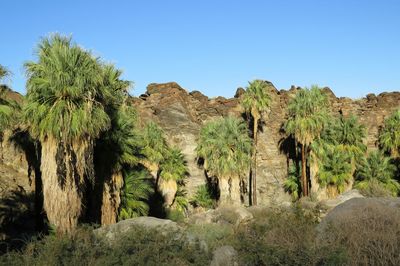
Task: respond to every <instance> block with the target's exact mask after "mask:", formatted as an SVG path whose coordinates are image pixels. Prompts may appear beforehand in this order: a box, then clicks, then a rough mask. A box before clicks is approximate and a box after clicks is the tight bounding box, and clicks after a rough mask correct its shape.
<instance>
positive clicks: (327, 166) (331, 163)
mask: <svg viewBox="0 0 400 266" xmlns="http://www.w3.org/2000/svg"><path fill="white" fill-rule="evenodd" d="M318 176H319V181H320V183H321V184H322V185H323V186H326V187H327V188H328V194H329V195H330V197H333V196H336V193H337V192H339V193H342V192H343V191H344V189H345V187H346V185H347V184H348V183H349V182H351V179H352V178H353V169H352V165H351V157H350V155H349V154H348V153H345V152H343V151H342V150H340V147H338V146H331V147H329V148H328V149H327V150H326V151H325V156H324V159H323V165H322V167H321V168H320V170H319V173H318Z"/></svg>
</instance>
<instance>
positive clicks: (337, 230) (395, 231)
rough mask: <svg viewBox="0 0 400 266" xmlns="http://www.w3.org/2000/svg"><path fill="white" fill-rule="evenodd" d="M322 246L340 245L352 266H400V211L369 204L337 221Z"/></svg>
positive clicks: (333, 221)
mask: <svg viewBox="0 0 400 266" xmlns="http://www.w3.org/2000/svg"><path fill="white" fill-rule="evenodd" d="M382 201H383V200H382ZM387 202H388V201H387ZM319 243H321V244H324V245H330V246H333V245H336V246H338V245H341V246H342V247H343V248H344V249H345V250H346V251H347V253H348V258H349V264H350V265H400V252H399V251H400V209H399V208H396V207H393V206H388V204H387V203H385V202H382V203H381V202H379V201H378V200H376V199H374V200H368V201H367V204H365V205H363V206H360V207H359V208H353V209H351V211H348V212H342V213H341V215H338V216H337V217H335V219H334V220H332V221H331V222H330V223H329V224H328V226H327V229H325V230H324V233H323V235H322V237H321V239H319Z"/></svg>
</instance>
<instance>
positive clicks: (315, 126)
mask: <svg viewBox="0 0 400 266" xmlns="http://www.w3.org/2000/svg"><path fill="white" fill-rule="evenodd" d="M288 109H289V110H288V111H289V118H288V120H287V122H286V123H285V124H284V127H283V128H284V130H285V132H286V133H287V134H288V135H289V136H292V137H293V138H294V139H295V140H296V142H295V147H294V148H295V150H296V154H297V151H298V149H300V152H301V165H299V166H298V165H297V164H296V162H294V165H293V166H292V167H291V168H290V172H289V178H288V179H287V180H286V181H285V188H286V190H288V191H289V192H291V193H292V195H293V196H294V198H295V199H296V198H298V197H299V196H300V195H301V196H310V188H311V192H312V193H314V196H317V197H319V196H321V197H334V196H336V195H337V194H338V193H342V192H343V191H345V190H348V189H351V188H352V187H353V182H354V180H355V181H356V184H355V187H356V188H360V189H367V188H368V187H369V185H370V184H372V185H375V186H380V187H382V189H383V190H388V191H389V194H390V195H397V194H398V192H399V191H400V185H399V183H398V181H396V180H395V178H396V169H397V168H396V164H398V162H396V160H397V159H398V157H396V152H398V151H399V148H400V146H399V145H398V144H399V139H398V135H399V132H400V131H399V130H400V119H399V118H398V117H397V116H398V113H399V111H396V112H395V113H394V114H393V115H392V116H391V117H389V118H388V119H386V120H385V125H384V126H383V128H382V130H381V134H380V137H379V143H380V147H381V148H382V151H380V150H378V151H372V152H370V153H367V148H366V145H365V144H364V140H365V137H366V128H365V126H364V125H362V124H360V123H359V122H358V118H357V117H356V116H354V115H350V116H348V117H344V116H343V115H342V114H340V116H339V117H336V116H334V115H332V114H331V112H330V110H329V102H328V97H327V95H326V94H325V93H324V91H323V90H321V89H320V88H318V87H317V86H312V87H311V88H310V89H308V88H305V89H302V90H299V91H298V92H297V93H296V95H295V96H294V98H293V99H292V100H291V101H290V103H289V106H288ZM396 138H397V139H396ZM299 146H300V147H299ZM384 152H387V153H389V154H391V158H390V157H388V156H385V155H384ZM397 154H398V153H397ZM307 169H308V171H307ZM299 172H301V174H299ZM383 173H385V174H383ZM299 175H300V180H301V182H298V178H297V177H298V176H299Z"/></svg>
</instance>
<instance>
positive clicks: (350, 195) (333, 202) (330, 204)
mask: <svg viewBox="0 0 400 266" xmlns="http://www.w3.org/2000/svg"><path fill="white" fill-rule="evenodd" d="M354 198H364V196H363V195H361V193H360V192H359V191H358V190H357V189H352V190H349V191H347V192H345V193H343V194H341V195H339V196H338V197H337V198H335V199H328V200H324V201H322V202H321V205H322V206H324V207H326V209H328V210H329V209H332V208H335V207H336V206H338V205H340V204H342V203H344V202H346V201H348V200H351V199H354Z"/></svg>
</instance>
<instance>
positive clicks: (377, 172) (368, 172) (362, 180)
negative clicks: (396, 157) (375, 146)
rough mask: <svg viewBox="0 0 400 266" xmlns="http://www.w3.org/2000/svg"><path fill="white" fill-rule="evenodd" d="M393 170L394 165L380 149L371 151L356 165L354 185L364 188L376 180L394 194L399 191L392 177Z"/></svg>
mask: <svg viewBox="0 0 400 266" xmlns="http://www.w3.org/2000/svg"><path fill="white" fill-rule="evenodd" d="M395 172H396V166H395V165H394V164H392V162H391V159H390V158H389V157H386V156H384V155H383V154H382V152H380V151H372V152H370V153H369V155H368V157H367V158H364V159H363V160H362V162H361V163H360V164H359V165H358V168H357V173H356V176H357V182H356V185H355V187H356V188H360V189H366V188H368V186H369V185H370V184H372V183H373V182H377V183H379V184H380V185H382V186H383V187H385V188H386V189H388V190H389V191H390V192H391V194H392V195H393V196H396V195H397V194H398V193H399V192H400V184H399V182H397V181H396V180H395V179H394V176H395Z"/></svg>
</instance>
